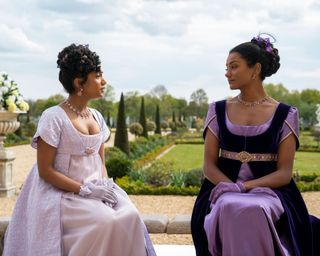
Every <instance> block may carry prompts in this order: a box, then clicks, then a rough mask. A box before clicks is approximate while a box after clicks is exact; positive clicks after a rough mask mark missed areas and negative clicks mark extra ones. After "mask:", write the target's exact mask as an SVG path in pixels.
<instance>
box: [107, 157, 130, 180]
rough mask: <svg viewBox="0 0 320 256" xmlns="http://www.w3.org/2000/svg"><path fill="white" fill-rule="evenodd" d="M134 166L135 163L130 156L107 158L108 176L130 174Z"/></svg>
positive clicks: (116, 176) (118, 176) (119, 176)
mask: <svg viewBox="0 0 320 256" xmlns="http://www.w3.org/2000/svg"><path fill="white" fill-rule="evenodd" d="M132 166H133V163H132V162H131V160H130V159H128V158H123V157H114V158H110V159H108V160H106V168H107V171H108V176H109V177H112V178H114V179H116V178H121V177H123V176H126V175H128V174H129V173H130V171H131V169H132Z"/></svg>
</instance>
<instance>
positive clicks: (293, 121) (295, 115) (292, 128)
mask: <svg viewBox="0 0 320 256" xmlns="http://www.w3.org/2000/svg"><path fill="white" fill-rule="evenodd" d="M292 133H293V134H294V136H295V137H296V139H297V147H298V145H299V112H298V109H297V108H295V107H291V108H290V110H289V113H288V116H287V118H286V120H285V121H284V124H283V126H282V128H281V131H280V143H281V142H282V141H284V140H285V139H286V138H288V137H289V135H290V134H292Z"/></svg>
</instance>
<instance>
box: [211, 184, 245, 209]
mask: <svg viewBox="0 0 320 256" xmlns="http://www.w3.org/2000/svg"><path fill="white" fill-rule="evenodd" d="M245 191H246V189H245V187H244V185H243V183H242V182H237V183H233V182H219V183H218V184H217V185H216V186H215V187H214V188H213V189H212V190H211V193H210V196H209V201H211V204H214V203H215V202H216V201H217V200H218V198H219V197H220V196H221V195H222V194H223V193H226V192H235V193H244V192H245Z"/></svg>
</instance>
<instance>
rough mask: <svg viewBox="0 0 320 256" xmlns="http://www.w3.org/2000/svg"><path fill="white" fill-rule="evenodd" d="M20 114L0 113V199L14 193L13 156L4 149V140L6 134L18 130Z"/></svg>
mask: <svg viewBox="0 0 320 256" xmlns="http://www.w3.org/2000/svg"><path fill="white" fill-rule="evenodd" d="M22 113H25V112H22V111H17V112H8V111H0V197H8V196H12V195H14V193H15V186H14V184H13V182H12V178H13V176H12V175H13V168H12V167H13V160H14V159H15V156H14V153H13V151H12V150H9V149H6V148H5V147H4V140H5V138H6V135H7V134H8V133H11V132H14V131H16V130H17V129H18V128H19V126H20V123H19V122H18V120H17V117H18V115H19V114H22Z"/></svg>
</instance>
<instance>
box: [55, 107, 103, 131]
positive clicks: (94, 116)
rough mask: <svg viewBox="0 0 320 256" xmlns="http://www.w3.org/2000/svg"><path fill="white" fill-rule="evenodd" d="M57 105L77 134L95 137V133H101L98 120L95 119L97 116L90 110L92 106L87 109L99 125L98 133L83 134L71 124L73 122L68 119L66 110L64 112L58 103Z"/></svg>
mask: <svg viewBox="0 0 320 256" xmlns="http://www.w3.org/2000/svg"><path fill="white" fill-rule="evenodd" d="M57 107H59V108H60V109H61V111H62V112H63V113H64V115H65V118H66V119H67V120H68V123H69V124H70V126H71V127H72V129H73V130H74V131H75V132H76V133H77V134H79V135H81V136H84V137H95V136H97V135H101V133H102V130H101V127H100V124H99V122H98V120H97V117H96V115H95V113H94V112H93V111H92V108H88V109H89V111H90V112H91V114H92V115H93V118H94V120H95V121H96V122H97V124H98V126H99V132H98V133H94V134H85V133H82V132H80V131H79V130H78V129H77V128H76V127H75V126H74V125H73V123H72V121H71V120H70V118H69V116H68V114H67V112H66V111H65V110H64V109H63V108H62V107H61V106H60V105H57Z"/></svg>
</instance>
